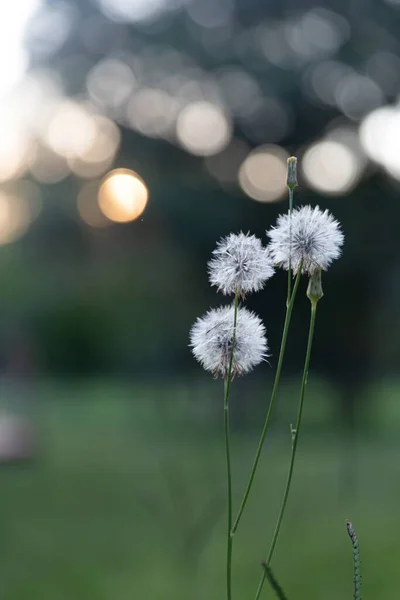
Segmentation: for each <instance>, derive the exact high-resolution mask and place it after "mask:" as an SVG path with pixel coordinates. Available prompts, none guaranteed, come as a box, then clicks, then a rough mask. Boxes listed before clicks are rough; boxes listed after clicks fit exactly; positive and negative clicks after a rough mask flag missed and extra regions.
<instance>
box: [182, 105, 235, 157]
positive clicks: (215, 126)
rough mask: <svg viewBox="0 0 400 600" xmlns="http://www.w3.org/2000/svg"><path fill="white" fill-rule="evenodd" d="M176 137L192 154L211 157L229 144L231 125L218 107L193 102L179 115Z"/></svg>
mask: <svg viewBox="0 0 400 600" xmlns="http://www.w3.org/2000/svg"><path fill="white" fill-rule="evenodd" d="M176 135H177V138H178V141H179V142H180V143H181V145H182V146H183V147H184V148H185V149H186V150H188V151H189V152H191V153H192V154H196V155H197V156H211V155H213V154H217V152H221V150H223V149H224V148H225V147H226V146H227V144H228V143H229V140H230V139H231V136H232V124H231V121H230V119H229V118H228V116H227V115H226V113H225V112H224V111H223V110H222V108H220V107H219V106H217V105H215V104H213V103H211V102H207V101H200V102H193V103H191V104H188V105H187V106H186V107H185V108H184V109H183V110H182V111H181V112H180V113H179V116H178V120H177V123H176Z"/></svg>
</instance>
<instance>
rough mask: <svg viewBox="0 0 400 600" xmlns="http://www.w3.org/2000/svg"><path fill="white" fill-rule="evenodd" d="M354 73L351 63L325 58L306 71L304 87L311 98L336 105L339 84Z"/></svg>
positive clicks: (303, 80)
mask: <svg viewBox="0 0 400 600" xmlns="http://www.w3.org/2000/svg"><path fill="white" fill-rule="evenodd" d="M352 74H354V71H353V69H352V68H351V67H350V66H349V65H346V64H344V63H341V62H339V61H335V60H324V61H321V62H319V63H318V64H317V65H313V66H311V67H309V68H308V69H307V70H306V71H305V73H304V75H303V79H302V88H303V91H304V93H305V94H306V95H307V96H308V97H309V98H310V99H311V100H314V101H315V100H317V101H319V102H320V103H322V104H327V105H328V106H336V102H337V97H336V90H337V88H338V85H339V84H340V82H341V81H342V80H343V79H345V78H346V77H348V76H349V75H352Z"/></svg>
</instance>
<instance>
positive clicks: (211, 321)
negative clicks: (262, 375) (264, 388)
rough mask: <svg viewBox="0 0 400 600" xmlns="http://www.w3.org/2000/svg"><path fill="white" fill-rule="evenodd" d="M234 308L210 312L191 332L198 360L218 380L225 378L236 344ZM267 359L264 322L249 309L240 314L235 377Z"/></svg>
mask: <svg viewBox="0 0 400 600" xmlns="http://www.w3.org/2000/svg"><path fill="white" fill-rule="evenodd" d="M233 323H234V306H233V305H232V306H222V307H220V308H216V309H212V310H209V311H208V312H207V313H206V314H205V315H204V316H203V317H200V318H199V319H197V321H196V322H195V323H194V325H193V327H192V329H191V331H190V346H191V348H192V352H193V354H194V356H195V358H196V359H197V360H198V361H199V363H200V364H201V365H202V366H203V367H204V369H206V371H211V373H213V375H214V376H215V377H217V376H218V375H221V376H222V377H224V378H226V377H227V376H228V372H229V362H230V355H231V350H232V342H233ZM267 356H268V345H267V338H266V330H265V327H264V325H263V324H262V321H261V319H260V318H259V317H258V316H257V315H255V314H254V313H253V312H251V311H249V310H247V309H246V308H243V307H239V308H238V312H237V323H236V335H235V341H234V347H233V360H232V375H233V376H235V375H245V374H246V373H248V372H249V371H251V370H252V369H253V368H254V367H255V366H256V365H258V364H259V363H260V362H261V361H262V360H264V359H265V358H266V357H267Z"/></svg>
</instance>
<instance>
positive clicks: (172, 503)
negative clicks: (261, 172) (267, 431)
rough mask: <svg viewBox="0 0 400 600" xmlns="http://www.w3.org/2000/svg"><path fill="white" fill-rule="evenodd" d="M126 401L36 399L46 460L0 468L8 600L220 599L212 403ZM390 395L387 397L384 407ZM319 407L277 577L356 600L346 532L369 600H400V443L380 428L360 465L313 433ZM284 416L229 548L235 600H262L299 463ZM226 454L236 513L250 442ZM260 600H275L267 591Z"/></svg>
mask: <svg viewBox="0 0 400 600" xmlns="http://www.w3.org/2000/svg"><path fill="white" fill-rule="evenodd" d="M215 386H217V387H218V384H215ZM132 389H133V390H134V393H132ZM132 389H131V387H130V386H127V385H125V386H115V385H114V384H107V383H104V382H102V383H96V382H90V383H88V384H86V385H82V384H80V385H72V384H71V385H63V386H62V387H60V386H59V385H57V384H48V383H46V384H43V385H40V386H38V388H37V397H40V399H41V401H40V402H39V404H38V407H39V408H38V411H37V422H38V427H39V432H40V440H41V444H40V453H39V456H38V458H37V460H36V461H35V462H34V463H31V464H25V465H22V464H21V465H10V466H4V467H1V468H0V598H1V600H64V599H65V600H102V599H107V600H128V599H130V600H136V599H138V600H139V599H140V600H203V599H204V600H222V599H224V598H225V590H224V582H225V577H224V559H225V538H224V534H225V520H224V515H225V513H224V510H225V497H224V492H225V471H224V454H223V439H222V435H219V431H218V428H219V414H218V411H217V413H216V414H214V412H213V408H212V407H211V404H210V402H214V400H215V398H214V397H212V398H211V399H210V400H207V401H205V407H203V410H200V409H198V410H197V409H196V410H195V407H194V406H193V405H192V401H191V399H190V396H191V395H192V392H191V391H190V390H189V392H188V390H186V389H185V388H183V387H176V386H175V387H174V388H172V389H169V390H168V393H166V392H165V388H163V390H162V393H161V391H160V388H158V387H157V388H152V387H149V386H136V387H134V388H132ZM207 389H208V388H207ZM210 389H214V388H210ZM155 393H157V395H158V397H159V401H154V395H155ZM213 394H214V391H213V392H212V393H211V395H212V396H213ZM393 394H394V386H393V385H392V386H391V387H390V393H389V394H388V398H389V402H388V405H390V402H391V400H390V399H391V398H392V397H393ZM160 395H161V398H162V402H163V403H164V404H163V403H161V402H160V399H161V398H160ZM205 395H206V394H205ZM207 397H208V396H207ZM132 400H133V401H132ZM221 402H222V395H221ZM233 402H235V398H233ZM313 402H314V400H313V398H310V401H309V403H308V408H306V413H305V427H304V430H303V435H302V438H301V439H300V443H299V453H298V462H297V466H296V471H295V476H294V481H293V488H292V493H291V496H290V499H289V503H288V509H287V513H286V518H285V520H284V523H283V526H282V534H281V537H280V539H279V541H278V545H277V549H276V554H275V558H274V562H273V568H274V573H275V575H276V576H277V578H278V579H279V581H280V583H281V584H282V586H283V588H284V589H285V592H286V594H287V596H288V598H289V600H302V599H304V600H322V599H323V600H339V599H340V600H346V599H348V600H351V598H352V558H351V545H350V541H349V539H348V537H347V532H346V527H345V521H346V520H347V519H351V520H352V521H353V524H354V526H355V528H356V531H357V534H358V537H359V539H360V549H361V559H362V571H363V581H364V598H365V600H368V599H369V598H370V599H371V600H372V599H374V600H375V599H377V598H379V599H384V600H395V599H396V600H397V599H398V598H399V589H400V573H399V570H398V564H399V562H400V538H399V536H398V531H399V529H400V511H399V508H398V507H399V499H400V483H399V482H400V460H399V455H400V453H399V451H400V442H399V441H398V437H399V436H393V434H390V435H389V434H388V433H387V431H388V430H386V429H385V428H383V426H382V427H381V429H380V430H379V431H380V434H379V435H375V436H374V438H373V439H368V438H367V437H366V436H365V437H362V436H360V438H359V439H358V441H357V444H356V447H355V455H354V456H352V455H351V453H350V452H349V451H348V450H347V449H346V447H345V446H344V444H343V439H342V438H341V436H340V435H338V434H337V432H335V431H330V430H329V429H328V430H326V429H325V428H322V426H321V428H320V430H318V427H316V426H315V423H314V421H313V419H312V418H311V417H312V413H313V410H312V407H313ZM285 406H286V404H285V400H282V406H281V409H280V412H279V411H278V414H280V416H279V422H280V424H281V425H282V427H281V428H278V427H275V433H274V435H273V437H272V440H270V441H269V443H268V444H267V448H266V450H265V453H264V455H263V459H262V463H261V469H260V472H259V474H258V476H257V478H256V484H255V487H254V491H253V494H252V497H251V499H250V502H249V505H248V507H247V510H246V512H245V513H244V517H243V520H242V522H241V525H240V527H239V530H238V532H237V535H236V536H235V548H234V561H233V566H234V600H247V599H248V600H253V598H254V594H255V590H256V586H257V582H258V578H259V576H260V575H261V567H260V561H261V560H262V559H263V558H264V557H265V555H266V553H267V550H268V546H269V542H270V539H271V535H272V530H273V526H274V521H275V518H276V516H277V510H278V506H279V500H280V496H281V493H282V490H283V484H284V478H285V475H286V468H287V461H288V457H289V451H290V436H289V430H288V428H287V433H286V429H285V427H283V425H284V424H285V422H286V417H285V416H284V415H285V414H286V409H284V407H285ZM207 407H208V408H207ZM319 410H321V415H322V414H327V411H324V410H322V409H321V407H319ZM327 410H328V409H327ZM309 417H310V418H309ZM282 419H283V421H282ZM307 421H308V423H310V422H312V423H313V425H312V427H310V426H308V427H307ZM381 421H382V422H386V421H389V419H387V417H384V416H383V417H382V419H381ZM392 427H393V424H392ZM221 428H222V423H221ZM232 441H233V466H234V482H235V485H234V491H235V504H236V506H237V505H238V503H239V500H240V495H241V492H242V490H243V487H244V484H245V479H246V473H247V470H248V468H249V466H250V463H251V460H252V456H253V452H254V450H255V445H256V442H257V436H256V434H254V435H250V434H249V433H243V432H239V431H237V429H236V431H234V433H233V440H232ZM262 597H263V598H273V592H271V590H269V589H267V588H265V593H264V594H263V596H262Z"/></svg>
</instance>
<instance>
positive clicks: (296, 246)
mask: <svg viewBox="0 0 400 600" xmlns="http://www.w3.org/2000/svg"><path fill="white" fill-rule="evenodd" d="M267 235H268V237H269V239H270V243H269V246H268V248H269V252H270V254H271V257H272V260H273V263H274V264H275V265H276V266H278V267H282V268H283V269H285V270H286V271H288V270H289V263H290V267H291V268H292V269H293V273H294V274H296V273H297V272H298V270H299V268H300V265H302V267H301V270H302V272H303V273H308V274H309V275H312V274H313V273H314V272H315V271H316V270H317V269H322V270H323V271H326V270H327V269H328V267H329V265H330V264H331V263H332V261H333V260H335V259H336V258H339V256H340V254H341V247H342V245H343V241H344V235H343V233H342V231H341V229H340V224H339V222H338V221H336V219H335V218H334V217H333V216H332V215H331V214H330V213H329V211H328V210H325V211H322V210H321V209H320V208H319V206H316V207H315V208H312V207H311V206H302V207H301V208H295V209H294V210H293V212H292V216H291V217H290V215H289V214H287V215H280V216H279V217H278V221H277V224H276V226H275V227H272V228H271V229H270V230H269V231H267Z"/></svg>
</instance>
